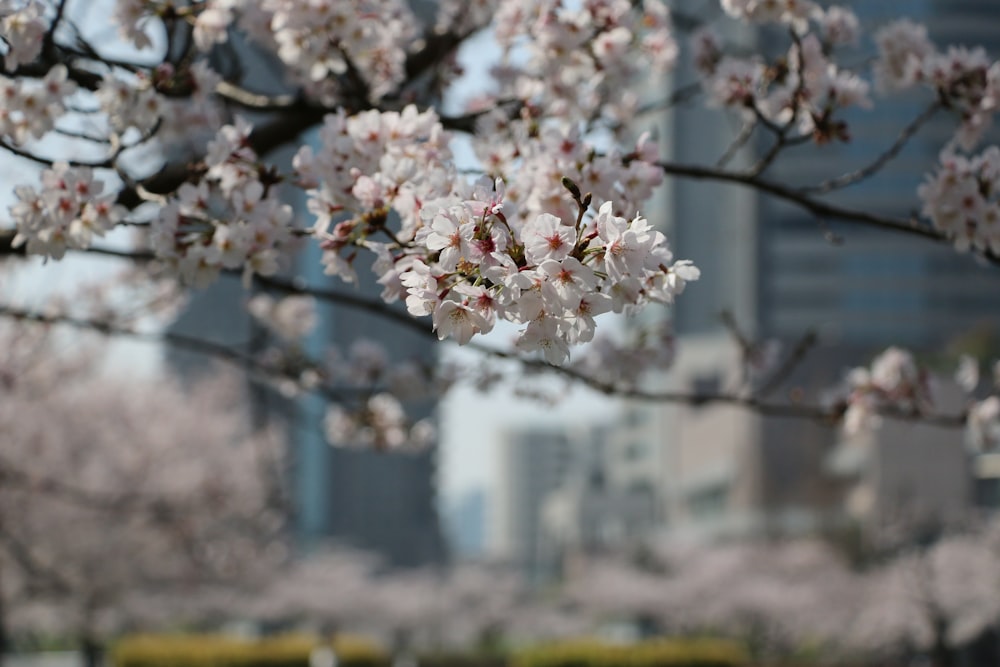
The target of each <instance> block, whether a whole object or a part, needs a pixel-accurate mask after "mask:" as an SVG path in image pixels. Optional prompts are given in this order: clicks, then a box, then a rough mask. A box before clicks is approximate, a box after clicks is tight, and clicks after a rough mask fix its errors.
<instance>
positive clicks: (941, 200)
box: [917, 146, 1000, 253]
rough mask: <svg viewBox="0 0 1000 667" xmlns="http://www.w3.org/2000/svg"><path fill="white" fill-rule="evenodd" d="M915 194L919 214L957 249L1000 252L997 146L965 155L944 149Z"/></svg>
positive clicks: (999, 164)
mask: <svg viewBox="0 0 1000 667" xmlns="http://www.w3.org/2000/svg"><path fill="white" fill-rule="evenodd" d="M917 195H918V196H919V197H920V200H921V201H922V202H923V209H922V213H923V215H925V216H927V217H928V218H930V219H931V222H933V223H934V226H935V227H937V228H938V229H939V230H941V231H942V232H944V233H945V234H947V235H948V237H949V238H950V239H952V240H953V241H954V243H955V247H956V248H957V249H958V250H959V251H962V252H967V251H969V250H970V249H974V250H976V251H980V252H986V251H989V252H992V253H1000V148H997V147H996V146H990V147H989V148H987V149H986V150H985V151H983V152H982V153H981V154H979V155H977V156H973V157H968V158H967V157H963V156H961V155H956V154H954V153H950V152H945V153H944V154H942V156H941V162H940V164H939V166H938V169H937V171H936V172H934V173H932V174H929V175H928V176H927V178H926V180H925V181H924V183H923V184H921V186H920V187H919V188H918V189H917Z"/></svg>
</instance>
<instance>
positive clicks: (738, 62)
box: [694, 1, 871, 143]
mask: <svg viewBox="0 0 1000 667" xmlns="http://www.w3.org/2000/svg"><path fill="white" fill-rule="evenodd" d="M723 5H724V7H725V8H726V11H727V12H728V13H730V14H731V15H733V16H738V17H740V18H745V19H751V20H755V21H761V22H771V21H776V22H781V23H787V24H790V25H792V26H793V27H794V28H795V29H796V31H797V32H799V33H801V34H800V35H799V36H798V37H797V38H796V39H795V40H794V41H793V43H792V44H791V45H790V47H789V49H788V51H787V53H786V54H785V55H784V56H783V57H781V58H777V59H773V60H771V61H768V60H765V59H763V58H760V57H759V56H758V57H751V58H743V57H735V56H730V55H725V54H723V53H722V51H721V49H720V47H719V45H718V39H717V37H715V36H714V35H713V34H712V33H711V32H708V31H706V30H703V31H700V32H699V33H697V34H696V35H695V42H694V44H695V47H696V49H695V62H696V63H697V65H698V66H699V69H700V70H701V71H702V73H703V74H704V75H705V77H706V78H705V80H704V83H703V85H704V88H705V91H706V93H707V94H708V103H709V104H710V105H712V106H716V107H724V108H732V109H736V110H739V111H740V112H741V113H743V114H744V115H745V116H746V117H747V118H748V120H754V119H756V118H761V119H763V120H764V122H766V123H769V124H772V125H773V126H775V127H781V128H785V129H788V128H793V127H794V128H795V129H796V131H797V132H798V133H799V134H800V135H802V136H804V137H810V136H811V137H812V138H813V139H814V140H815V141H816V142H817V143H824V142H827V141H830V140H833V139H839V140H846V139H847V138H848V132H847V126H846V124H845V123H844V122H843V121H842V120H840V119H838V118H835V116H834V114H836V113H837V112H839V111H842V110H843V109H847V108H851V107H862V108H866V107H868V106H870V105H871V101H870V99H869V85H868V82H866V81H865V80H864V79H862V78H861V77H859V76H858V75H857V74H855V73H854V72H852V71H850V70H848V69H844V68H841V67H839V66H838V65H837V64H836V63H835V62H834V61H833V59H832V58H831V55H830V53H831V49H832V47H834V46H837V45H840V44H847V43H851V42H852V41H854V40H856V39H857V17H856V16H855V15H854V14H853V13H852V12H851V11H850V10H848V9H845V8H843V7H831V8H829V9H827V10H823V9H820V8H819V7H818V6H816V5H814V4H813V3H810V2H791V1H790V2H787V3H784V2H752V1H751V2H723ZM814 24H815V28H816V30H815V31H813V32H810V29H811V28H812V27H813V25H814Z"/></svg>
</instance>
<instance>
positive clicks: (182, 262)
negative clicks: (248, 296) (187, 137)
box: [151, 119, 292, 286]
mask: <svg viewBox="0 0 1000 667" xmlns="http://www.w3.org/2000/svg"><path fill="white" fill-rule="evenodd" d="M250 129H251V127H250V125H249V123H247V122H245V121H244V120H242V119H237V122H236V124H235V125H226V126H224V127H223V128H222V129H221V130H220V131H219V133H218V135H217V136H216V138H215V139H214V140H213V141H212V142H211V143H210V144H209V147H208V155H207V156H206V158H205V166H206V167H207V170H206V172H205V174H204V176H203V177H202V178H201V180H199V181H198V182H197V183H185V184H184V185H182V186H181V187H180V188H179V189H178V191H177V194H176V196H175V197H172V198H171V199H170V200H169V201H168V202H167V203H166V204H165V205H164V206H163V207H162V208H161V209H160V212H159V215H158V217H157V219H156V220H155V222H154V224H153V228H152V234H151V245H152V249H153V252H154V253H155V254H156V256H157V257H158V258H159V259H161V260H163V261H164V262H166V263H167V265H168V266H170V267H172V268H173V270H175V271H176V272H177V273H178V274H179V276H180V278H181V279H182V280H183V281H184V282H186V283H188V284H192V285H196V286H205V285H207V284H209V283H210V282H212V281H213V280H214V279H215V277H216V276H217V275H218V273H219V271H220V270H221V269H223V268H225V269H240V268H242V269H243V275H244V280H249V279H250V277H251V276H252V275H253V274H254V273H259V274H261V275H271V274H273V273H275V272H276V271H277V270H278V263H279V259H280V258H281V256H282V252H283V251H284V250H285V249H286V248H287V246H288V244H289V243H290V241H291V240H292V231H291V227H290V224H291V221H292V208H291V206H289V205H288V204H284V203H282V202H281V200H280V199H279V198H278V196H277V195H276V193H275V191H274V188H273V187H272V186H273V182H272V181H273V180H274V179H273V177H272V175H271V174H270V173H269V172H268V171H266V170H264V169H262V168H260V167H259V165H258V164H257V156H256V154H255V153H254V152H253V150H252V149H251V148H250V147H249V145H248V137H249V135H250Z"/></svg>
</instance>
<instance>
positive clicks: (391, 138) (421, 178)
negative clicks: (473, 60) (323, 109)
mask: <svg viewBox="0 0 1000 667" xmlns="http://www.w3.org/2000/svg"><path fill="white" fill-rule="evenodd" d="M448 140H449V137H448V135H447V134H446V133H445V132H444V131H443V130H442V128H441V125H440V123H439V122H438V119H437V116H436V115H435V114H434V112H433V111H426V112H423V113H418V112H417V110H416V108H415V107H413V106H408V107H406V108H405V109H404V110H403V111H402V112H400V113H397V112H385V113H380V112H378V111H368V112H365V113H362V114H358V115H356V116H351V117H348V116H347V115H346V114H344V113H343V112H340V113H337V114H330V115H328V116H327V117H326V119H325V120H324V124H323V128H322V130H321V131H320V142H321V147H322V148H321V150H320V151H319V152H318V153H316V152H314V151H313V150H312V148H311V147H309V146H303V147H302V148H301V149H300V150H299V152H298V154H297V155H296V156H295V159H294V161H293V165H294V166H295V169H296V171H297V172H298V174H299V179H300V183H301V185H303V186H304V187H307V188H310V189H309V190H308V191H307V193H308V195H309V201H308V207H309V211H310V212H311V213H312V214H313V215H315V216H316V224H315V226H314V228H313V229H314V233H315V235H316V237H317V238H318V239H319V241H320V243H321V244H322V247H323V249H324V252H323V260H322V261H323V264H324V266H325V267H326V272H327V273H328V274H331V275H339V276H340V277H341V278H343V279H344V280H347V281H349V282H351V281H353V280H354V276H355V273H354V267H353V265H352V262H351V260H350V259H346V260H345V259H344V258H343V257H342V256H341V252H342V251H343V250H344V249H345V248H346V249H350V247H351V246H354V245H366V246H368V247H371V248H372V249H373V250H377V249H378V247H377V246H374V245H371V243H372V242H370V241H369V240H368V236H369V235H370V234H371V233H372V232H379V231H385V223H386V221H387V216H388V211H389V210H390V209H392V210H393V211H395V213H396V214H397V215H398V216H399V219H400V223H401V226H400V229H399V231H398V232H397V233H396V234H395V235H394V236H395V238H396V239H397V240H399V241H410V240H412V239H413V237H414V234H415V233H416V229H417V227H418V226H419V225H420V224H421V223H420V210H421V208H422V206H423V202H425V201H428V200H431V199H435V198H438V197H441V196H444V195H446V194H447V193H448V192H449V191H450V189H451V187H452V185H453V183H454V181H455V175H454V172H453V169H452V168H451V166H450V160H451V151H450V149H449V148H448ZM335 218H336V219H338V222H337V224H336V226H333V223H334V219H335ZM331 227H332V228H331ZM378 273H381V272H378Z"/></svg>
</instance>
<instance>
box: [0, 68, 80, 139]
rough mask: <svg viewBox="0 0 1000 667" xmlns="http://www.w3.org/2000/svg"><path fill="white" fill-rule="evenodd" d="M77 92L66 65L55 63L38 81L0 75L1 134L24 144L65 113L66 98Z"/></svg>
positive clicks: (42, 132) (46, 130) (46, 129)
mask: <svg viewBox="0 0 1000 667" xmlns="http://www.w3.org/2000/svg"><path fill="white" fill-rule="evenodd" d="M74 92H76V84H75V83H73V82H72V81H69V80H67V71H66V66H65V65H56V66H55V67H53V68H52V69H50V70H49V71H48V73H47V74H46V75H45V78H43V79H42V80H41V81H40V82H38V83H36V82H31V81H23V80H21V79H8V78H6V77H2V76H0V101H2V106H0V134H2V135H6V136H9V137H11V138H12V139H13V140H14V141H15V142H16V143H18V144H23V143H25V142H27V141H29V140H31V139H40V138H42V136H44V135H45V133H46V132H49V131H50V130H51V129H52V128H54V127H55V125H56V121H57V120H58V119H59V118H60V117H61V116H62V115H63V114H64V113H65V112H66V106H65V104H66V98H67V97H69V96H70V95H72V94H73V93H74Z"/></svg>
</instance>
